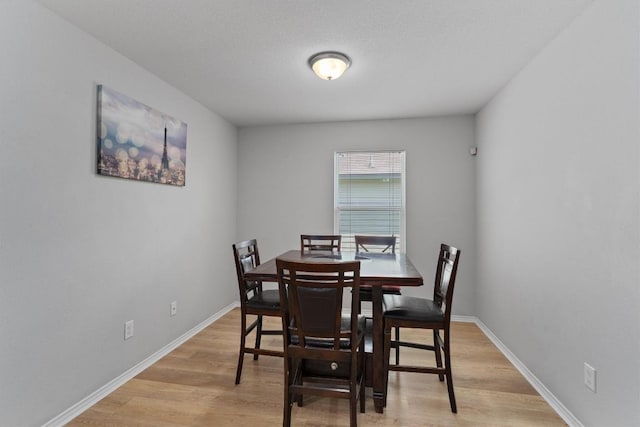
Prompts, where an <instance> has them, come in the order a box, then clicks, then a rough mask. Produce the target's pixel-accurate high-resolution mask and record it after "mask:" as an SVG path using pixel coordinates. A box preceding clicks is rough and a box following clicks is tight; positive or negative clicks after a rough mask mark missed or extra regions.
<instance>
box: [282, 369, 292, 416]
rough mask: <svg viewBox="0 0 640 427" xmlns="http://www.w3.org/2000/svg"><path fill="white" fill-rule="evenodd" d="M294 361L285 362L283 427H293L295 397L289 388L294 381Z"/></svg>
mask: <svg viewBox="0 0 640 427" xmlns="http://www.w3.org/2000/svg"><path fill="white" fill-rule="evenodd" d="M292 369H293V366H292V360H291V359H286V358H285V361H284V408H283V409H284V413H283V417H282V426H283V427H290V426H291V405H292V404H293V400H294V398H295V396H293V395H292V394H291V392H290V391H289V386H290V385H291V380H292Z"/></svg>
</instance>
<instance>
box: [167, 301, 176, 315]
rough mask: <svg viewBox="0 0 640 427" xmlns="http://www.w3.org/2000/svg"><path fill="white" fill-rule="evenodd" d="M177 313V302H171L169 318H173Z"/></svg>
mask: <svg viewBox="0 0 640 427" xmlns="http://www.w3.org/2000/svg"><path fill="white" fill-rule="evenodd" d="M177 313H178V301H173V302H172V303H171V305H170V306H169V316H175V315H176V314H177Z"/></svg>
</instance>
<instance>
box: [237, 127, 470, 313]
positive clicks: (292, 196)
mask: <svg viewBox="0 0 640 427" xmlns="http://www.w3.org/2000/svg"><path fill="white" fill-rule="evenodd" d="M474 139H475V135H474V118H473V117H472V116H457V117H436V118H429V119H408V120H381V121H362V122H343V123H326V124H309V125H295V126H270V127H269V126H266V127H254V128H243V129H240V130H239V133H238V140H239V145H238V165H239V169H238V189H239V199H238V238H239V239H249V238H257V239H258V243H259V245H260V251H261V256H262V257H263V258H265V259H266V258H270V257H273V256H276V255H278V254H279V253H281V252H283V251H285V250H287V249H291V248H298V247H299V246H300V234H301V233H332V232H333V155H334V152H335V151H341V150H362V149H404V150H406V153H407V154H406V167H407V230H408V233H409V234H408V236H407V253H408V254H409V255H410V257H411V259H412V261H413V262H414V263H415V264H416V266H417V267H418V269H419V270H420V272H422V274H423V275H424V276H425V283H426V284H427V286H426V287H423V288H420V289H415V290H407V291H406V293H409V294H411V293H414V294H419V295H423V296H426V295H431V294H432V292H433V288H432V286H433V285H432V284H433V276H434V274H435V271H434V269H435V258H436V256H437V251H438V249H439V245H440V243H441V242H449V243H451V244H453V245H456V246H458V247H459V248H460V249H461V250H462V258H461V263H460V273H459V276H458V277H459V282H458V285H457V287H456V298H455V304H454V306H453V309H454V312H455V313H456V314H465V315H472V314H474V313H475V312H474V300H475V181H474V177H475V158H474V157H472V156H470V155H469V147H471V146H473V145H474Z"/></svg>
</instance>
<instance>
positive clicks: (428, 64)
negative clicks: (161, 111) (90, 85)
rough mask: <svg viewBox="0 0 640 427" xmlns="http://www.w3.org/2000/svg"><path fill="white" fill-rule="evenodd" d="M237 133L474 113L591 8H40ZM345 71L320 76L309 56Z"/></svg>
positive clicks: (500, 2)
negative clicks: (323, 56) (324, 57)
mask: <svg viewBox="0 0 640 427" xmlns="http://www.w3.org/2000/svg"><path fill="white" fill-rule="evenodd" d="M38 1H39V2H40V3H42V4H43V5H45V6H46V7H47V8H49V9H51V10H52V11H54V12H56V13H57V14H59V15H61V16H62V17H64V18H65V19H66V20H68V21H69V22H71V23H73V24H74V25H76V26H78V27H80V28H81V29H83V30H85V31H86V32H88V33H90V34H92V35H93V36H95V37H96V38H97V39H98V40H101V41H102V42H104V43H105V44H107V45H109V46H111V47H112V48H113V49H115V50H116V51H118V52H120V53H122V54H123V55H125V56H126V57H128V58H130V59H131V60H133V61H135V62H136V63H138V64H139V65H141V66H142V67H144V68H146V69H147V70H149V71H150V72H152V73H154V74H155V75H157V76H159V77H160V78H162V79H163V80H165V81H167V82H168V83H170V84H171V85H173V86H175V87H176V88H178V89H180V90H182V91H183V92H184V93H186V94H187V95H189V96H190V97H192V98H194V99H196V100H198V101H199V102H201V103H202V104H204V105H205V106H207V107H208V108H210V109H211V110H213V111H215V112H216V113H218V114H219V115H221V116H222V117H224V118H226V119H227V120H229V121H230V122H232V123H233V124H235V125H238V126H251V125H260V124H280V123H309V122H322V121H342V120H365V119H386V118H407V117H423V116H433V115H447V114H458V113H474V112H476V111H478V110H479V109H480V108H481V107H482V106H483V105H484V104H485V103H486V102H487V101H488V100H489V99H490V98H491V97H492V96H493V95H494V94H495V93H496V92H497V91H498V90H499V89H500V88H501V87H503V86H504V85H505V84H506V83H507V82H508V81H509V79H511V78H512V77H513V76H514V75H515V74H516V73H517V72H518V71H519V70H520V69H521V68H522V67H523V66H525V65H526V64H527V63H528V62H529V61H530V60H531V59H532V58H533V57H534V56H535V55H536V54H537V53H538V52H539V51H540V50H541V49H542V48H543V47H544V46H545V45H546V44H547V43H549V42H550V41H551V40H552V39H553V38H554V37H555V36H556V35H557V34H558V33H559V32H560V31H561V30H562V29H563V28H564V27H566V26H567V25H568V24H569V23H570V22H571V21H572V19H573V18H575V17H576V16H577V15H578V14H579V13H580V12H581V11H582V10H584V8H585V7H586V6H587V5H588V4H589V3H590V2H591V1H592V0H322V1H314V0H182V1H178V0H38ZM324 50H338V51H341V52H344V53H346V54H347V55H349V56H350V57H351V59H352V61H353V63H352V66H351V68H350V69H349V70H347V72H346V73H345V75H344V76H343V77H341V78H340V79H338V80H335V81H324V80H320V79H318V78H317V77H315V75H314V74H313V73H312V71H311V70H310V68H309V66H308V64H307V60H308V58H309V57H310V56H311V55H313V54H314V53H317V52H320V51H324Z"/></svg>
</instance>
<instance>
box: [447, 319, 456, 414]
mask: <svg viewBox="0 0 640 427" xmlns="http://www.w3.org/2000/svg"><path fill="white" fill-rule="evenodd" d="M444 335H445V337H444V364H445V369H446V375H447V390H448V391H449V404H450V405H451V412H453V413H454V414H455V413H457V412H458V407H457V406H456V396H455V395H454V394H453V375H452V374H451V357H450V352H449V331H447V330H445V332H444Z"/></svg>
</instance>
